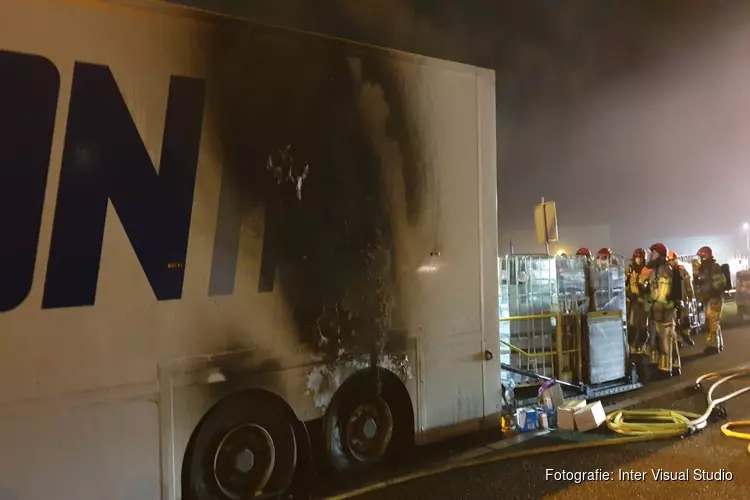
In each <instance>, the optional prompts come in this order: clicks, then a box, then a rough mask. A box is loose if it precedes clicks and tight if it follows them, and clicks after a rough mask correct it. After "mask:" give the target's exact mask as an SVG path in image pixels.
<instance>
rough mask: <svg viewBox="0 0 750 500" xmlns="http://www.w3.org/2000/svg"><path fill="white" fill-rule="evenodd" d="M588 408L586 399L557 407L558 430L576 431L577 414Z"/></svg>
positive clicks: (568, 402)
mask: <svg viewBox="0 0 750 500" xmlns="http://www.w3.org/2000/svg"><path fill="white" fill-rule="evenodd" d="M585 406H586V400H585V399H575V400H573V401H567V402H565V403H563V404H561V405H560V406H558V407H557V428H558V429H560V430H561V431H574V430H576V420H575V414H576V412H577V411H578V410H580V409H581V408H583V407H585Z"/></svg>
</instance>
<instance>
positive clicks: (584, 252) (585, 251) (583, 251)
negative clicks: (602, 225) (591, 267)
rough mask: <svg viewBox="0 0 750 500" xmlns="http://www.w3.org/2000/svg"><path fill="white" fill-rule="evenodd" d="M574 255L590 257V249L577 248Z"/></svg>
mask: <svg viewBox="0 0 750 500" xmlns="http://www.w3.org/2000/svg"><path fill="white" fill-rule="evenodd" d="M576 256H578V257H586V258H589V259H590V258H591V250H589V249H588V248H579V249H578V251H577V252H576Z"/></svg>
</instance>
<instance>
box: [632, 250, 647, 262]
mask: <svg viewBox="0 0 750 500" xmlns="http://www.w3.org/2000/svg"><path fill="white" fill-rule="evenodd" d="M636 257H640V258H641V259H643V260H646V249H645V248H636V249H635V250H633V259H635V258H636Z"/></svg>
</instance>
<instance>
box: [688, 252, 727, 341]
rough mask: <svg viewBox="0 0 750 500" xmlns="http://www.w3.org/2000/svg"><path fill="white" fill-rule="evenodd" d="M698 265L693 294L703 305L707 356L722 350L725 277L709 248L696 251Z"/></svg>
mask: <svg viewBox="0 0 750 500" xmlns="http://www.w3.org/2000/svg"><path fill="white" fill-rule="evenodd" d="M698 257H700V260H701V261H700V265H699V266H698V272H697V273H696V274H695V292H696V294H697V295H698V300H700V301H701V302H702V303H703V310H704V311H706V323H707V325H706V326H707V327H708V333H707V334H706V350H705V352H706V353H707V354H716V353H719V352H721V351H723V350H724V338H723V336H722V334H721V322H720V321H721V312H722V310H723V308H724V289H725V288H726V284H727V283H726V276H724V273H723V272H722V270H721V266H720V265H719V264H718V263H717V262H716V260H715V259H714V253H713V251H712V250H711V248H710V247H702V248H701V249H700V250H698Z"/></svg>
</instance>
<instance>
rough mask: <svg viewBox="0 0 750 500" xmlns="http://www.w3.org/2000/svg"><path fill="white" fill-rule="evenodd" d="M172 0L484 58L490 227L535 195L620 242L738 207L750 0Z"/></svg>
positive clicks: (566, 221) (732, 229) (526, 223)
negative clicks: (493, 142)
mask: <svg viewBox="0 0 750 500" xmlns="http://www.w3.org/2000/svg"><path fill="white" fill-rule="evenodd" d="M170 1H172V2H173V3H182V4H186V5H192V6H198V7H201V8H204V9H210V10H216V11H220V12H224V13H230V14H232V15H237V16H242V17H246V18H249V19H253V20H256V21H260V22H263V23H269V24H275V25H282V26H288V27H293V28H298V29H303V30H309V31H315V32H321V33H325V34H329V35H334V36H338V37H343V38H348V39H353V40H358V41H363V42H368V43H373V44H377V45H383V46H388V47H393V48H398V49H402V50H406V51H410V52H416V53H421V54H426V55H429V56H435V57H439V58H444V59H451V60H457V61H461V62H467V63H471V64H475V65H480V66H485V67H490V68H493V69H495V70H496V74H497V123H498V166H499V169H500V171H499V180H498V195H499V196H498V206H499V218H500V226H501V229H516V228H527V229H530V228H531V227H532V223H533V219H532V216H531V213H532V212H531V207H532V205H533V204H535V203H537V202H538V200H539V198H540V197H541V196H545V197H546V198H547V199H554V200H555V201H557V204H558V215H559V218H560V224H561V225H572V224H575V225H578V224H600V223H609V224H611V231H612V234H613V235H616V236H613V239H614V241H615V242H616V243H617V244H622V245H623V246H624V248H625V247H627V248H632V246H631V243H628V242H629V241H635V240H638V241H640V240H643V239H644V238H651V237H652V236H653V237H659V235H663V234H666V233H668V234H669V236H670V237H678V236H688V235H696V234H711V233H732V234H734V233H737V232H738V231H740V229H739V228H740V225H741V224H742V222H743V221H744V220H745V218H746V214H747V213H748V212H750V210H748V209H747V208H748V207H747V201H746V195H745V192H746V186H747V181H748V177H749V176H750V174H748V173H747V165H748V163H749V161H750V145H749V144H750V141H748V140H747V138H748V137H750V123H749V122H750V120H748V116H750V113H749V112H750V95H749V94H748V86H749V85H750V71H748V63H750V24H748V20H750V16H748V8H749V7H750V3H745V2H733V1H730V0H725V1H707V0H704V1H699V0H671V1H670V0H565V1H563V0H462V1H448V0H412V1H409V0H356V1H354V0H350V1H345V0H316V1H302V0H274V1H273V2H252V1H249V0H170ZM748 215H749V216H750V214H748ZM623 251H624V250H623Z"/></svg>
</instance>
